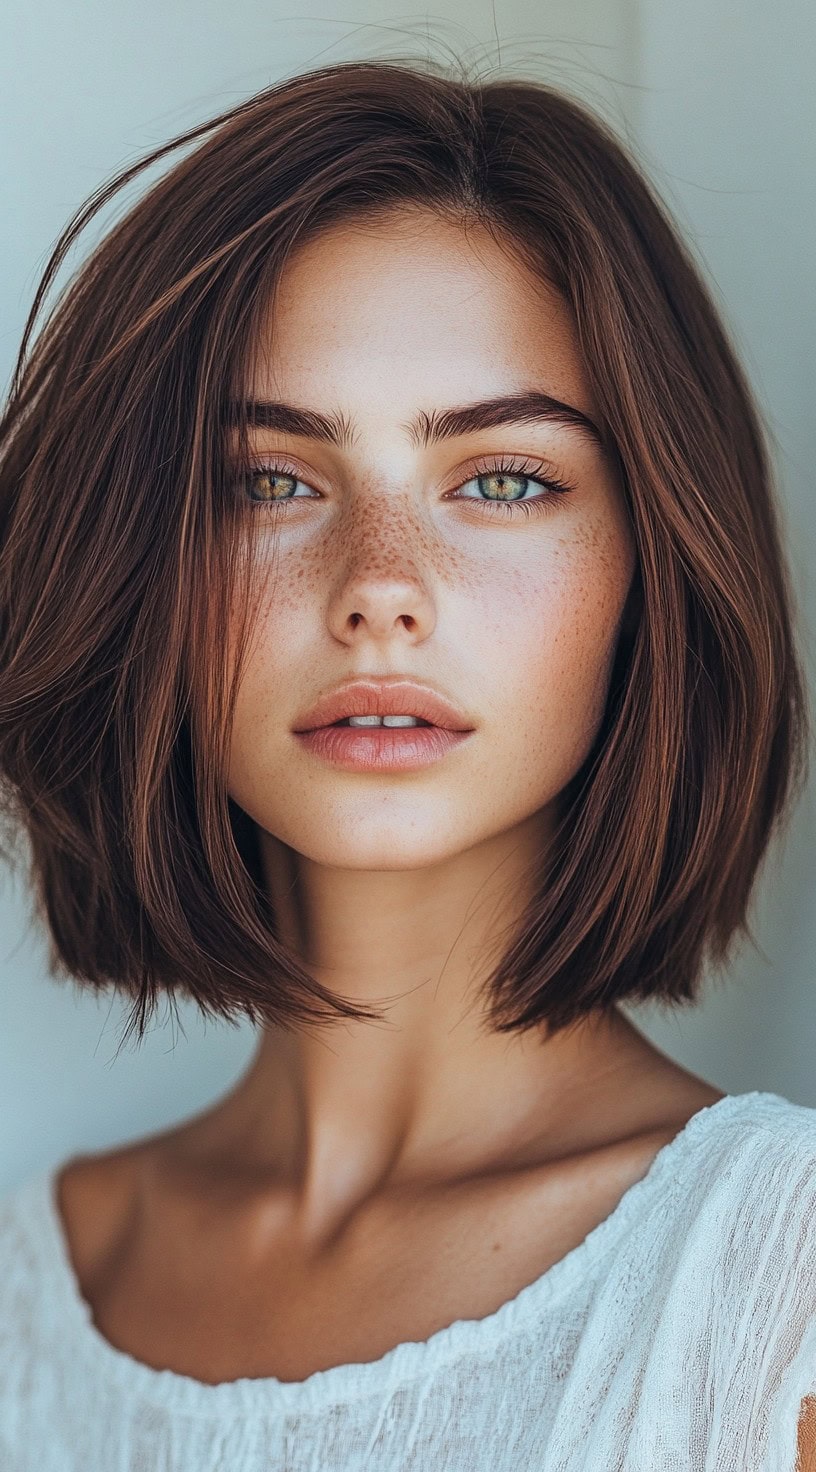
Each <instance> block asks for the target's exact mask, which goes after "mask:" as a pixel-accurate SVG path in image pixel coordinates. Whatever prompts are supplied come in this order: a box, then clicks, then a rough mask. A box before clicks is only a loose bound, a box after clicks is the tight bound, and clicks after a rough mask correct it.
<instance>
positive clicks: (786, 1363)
mask: <svg viewBox="0 0 816 1472" xmlns="http://www.w3.org/2000/svg"><path fill="white" fill-rule="evenodd" d="M812 1113H813V1115H814V1118H816V1111H813V1112H812ZM810 1114H811V1111H808V1115H810ZM763 1166H764V1168H762V1169H760V1170H759V1171H758V1172H757V1179H756V1181H755V1183H754V1186H753V1188H752V1189H751V1191H750V1192H749V1193H748V1196H747V1198H746V1207H747V1209H748V1212H750V1213H751V1214H752V1219H750V1220H749V1219H748V1218H747V1215H746V1219H745V1221H744V1223H743V1225H744V1227H745V1229H746V1236H747V1237H748V1238H749V1239H750V1240H751V1243H752V1253H756V1257H755V1259H754V1261H755V1264H756V1273H755V1276H754V1279H753V1282H752V1283H751V1284H750V1285H748V1286H750V1290H751V1291H749V1293H748V1294H747V1296H746V1300H745V1302H744V1304H743V1306H742V1310H741V1315H740V1317H741V1322H742V1323H743V1324H745V1325H746V1326H747V1327H749V1328H750V1333H751V1337H752V1338H753V1340H754V1345H753V1349H754V1364H755V1369H756V1396H755V1401H754V1405H753V1407H752V1421H753V1422H754V1431H755V1435H756V1442H757V1443H758V1444H759V1445H760V1446H762V1447H763V1453H762V1457H761V1458H760V1460H759V1462H758V1469H759V1472H804V1469H803V1468H801V1464H800V1463H799V1460H798V1454H797V1443H798V1434H799V1417H800V1413H801V1411H802V1401H803V1400H804V1399H805V1397H806V1396H814V1397H816V1128H812V1127H811V1128H809V1130H808V1137H807V1138H806V1139H804V1140H802V1139H797V1140H795V1141H793V1142H791V1141H775V1140H774V1139H772V1138H770V1137H769V1139H768V1141H767V1154H766V1155H765V1158H764V1161H763ZM763 1444H764V1445H763ZM749 1445H750V1441H749ZM815 1465H816V1464H815Z"/></svg>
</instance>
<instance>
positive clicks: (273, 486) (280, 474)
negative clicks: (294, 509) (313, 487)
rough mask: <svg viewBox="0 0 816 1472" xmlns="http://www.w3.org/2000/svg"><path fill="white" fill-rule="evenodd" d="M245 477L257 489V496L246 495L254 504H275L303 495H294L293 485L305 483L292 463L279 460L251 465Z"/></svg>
mask: <svg viewBox="0 0 816 1472" xmlns="http://www.w3.org/2000/svg"><path fill="white" fill-rule="evenodd" d="M246 478H247V480H249V481H251V482H253V483H255V484H256V486H257V488H258V491H259V494H258V495H257V496H252V495H251V496H248V499H249V501H250V502H251V503H252V505H254V506H276V505H278V504H279V503H280V502H283V501H293V500H296V499H297V500H302V499H303V497H296V496H295V491H294V487H295V486H303V485H305V484H306V483H305V481H302V480H300V478H299V476H298V473H297V471H296V470H295V468H294V466H292V465H286V464H284V463H283V462H279V461H271V462H269V463H268V464H266V463H265V464H263V465H251V466H250V467H249V469H248V470H247V472H246ZM306 499H309V498H308V497H307V498H306Z"/></svg>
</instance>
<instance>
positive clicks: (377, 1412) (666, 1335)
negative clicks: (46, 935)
mask: <svg viewBox="0 0 816 1472" xmlns="http://www.w3.org/2000/svg"><path fill="white" fill-rule="evenodd" d="M56 1169H57V1168H53V1169H51V1170H48V1171H42V1172H39V1173H38V1174H37V1175H32V1176H30V1177H29V1178H28V1179H27V1180H26V1181H24V1182H23V1184H22V1185H18V1186H17V1187H15V1188H14V1189H13V1190H12V1191H11V1192H10V1193H7V1195H6V1196H5V1197H4V1198H2V1199H0V1467H2V1468H3V1472H159V1469H160V1472H578V1469H580V1472H657V1469H660V1472H674V1469H677V1472H726V1469H727V1472H737V1469H739V1472H795V1466H796V1437H797V1421H798V1417H799V1408H800V1402H801V1400H802V1397H803V1396H804V1395H806V1394H809V1393H813V1394H816V1109H811V1108H807V1107H805V1106H803V1105H798V1104H794V1103H791V1102H790V1101H789V1100H787V1099H784V1098H782V1097H781V1096H780V1095H778V1094H770V1093H760V1092H757V1091H755V1092H753V1093H748V1094H730V1095H726V1096H725V1098H723V1099H719V1100H717V1102H716V1103H714V1104H712V1105H710V1106H708V1107H707V1108H705V1109H701V1110H700V1111H698V1113H697V1114H695V1115H694V1116H693V1117H692V1118H691V1120H690V1121H689V1122H688V1124H687V1125H686V1126H685V1128H684V1129H683V1130H681V1131H680V1133H679V1134H678V1135H676V1136H675V1138H674V1139H673V1140H672V1141H671V1142H670V1143H669V1144H668V1145H665V1146H664V1147H663V1149H662V1150H660V1151H659V1153H658V1154H657V1155H656V1156H655V1158H654V1160H653V1162H652V1164H651V1166H650V1168H649V1170H648V1171H647V1173H646V1175H645V1176H643V1177H642V1179H641V1180H639V1181H637V1182H636V1183H635V1184H634V1185H633V1186H630V1187H629V1189H628V1190H627V1191H626V1193H625V1194H624V1196H623V1197H622V1198H621V1200H620V1202H619V1203H618V1205H617V1206H616V1208H615V1210H614V1211H613V1212H612V1213H611V1215H609V1216H608V1217H606V1218H605V1220H604V1221H602V1222H601V1223H600V1225H599V1226H597V1227H595V1228H594V1229H593V1231H591V1232H590V1233H589V1235H588V1236H587V1237H586V1238H585V1239H584V1241H583V1242H581V1243H580V1245H579V1246H577V1247H575V1248H573V1250H572V1251H571V1252H568V1253H567V1255H566V1257H564V1258H562V1259H561V1260H560V1261H559V1262H557V1263H555V1264H554V1266H552V1267H550V1268H549V1269H548V1270H547V1271H546V1272H545V1273H543V1274H542V1275H541V1277H539V1278H537V1279H536V1280H535V1282H533V1283H530V1284H528V1285H527V1286H526V1287H525V1288H522V1290H521V1291H520V1292H519V1293H517V1294H516V1296H515V1298H512V1299H509V1300H508V1301H507V1302H506V1303H504V1304H502V1306H501V1308H499V1309H497V1310H496V1311H495V1313H491V1314H488V1315H487V1317H486V1318H481V1319H459V1320H457V1321H456V1322H455V1323H453V1324H449V1325H447V1327H445V1328H442V1329H440V1330H438V1331H437V1332H436V1333H435V1334H432V1335H431V1336H430V1338H429V1339H426V1340H423V1341H421V1342H414V1341H409V1342H406V1343H403V1344H398V1345H397V1346H396V1347H395V1348H394V1349H391V1350H389V1351H388V1353H386V1354H384V1355H382V1356H381V1357H380V1358H379V1359H377V1360H372V1361H368V1362H365V1363H359V1364H343V1365H336V1366H332V1367H330V1368H329V1369H325V1370H317V1371H316V1372H315V1373H314V1374H312V1375H309V1376H308V1377H307V1378H306V1379H305V1380H300V1381H282V1380H278V1379H276V1378H275V1377H273V1376H270V1377H268V1378H263V1379H257V1378H244V1379H240V1380H232V1381H225V1382H223V1383H221V1384H218V1385H208V1384H206V1383H204V1382H202V1381H199V1380H195V1379H193V1378H191V1377H189V1376H187V1375H180V1374H177V1373H176V1372H175V1371H173V1370H168V1369H161V1370H157V1369H154V1368H152V1367H151V1366H149V1365H146V1364H144V1363H142V1362H140V1361H138V1360H135V1359H133V1358H132V1357H131V1356H130V1355H128V1354H126V1353H123V1352H122V1351H121V1350H118V1349H116V1348H114V1347H113V1345H111V1344H110V1343H109V1342H108V1340H106V1339H105V1338H104V1337H103V1336H102V1334H101V1333H100V1332H99V1330H98V1329H97V1328H96V1327H95V1326H94V1324H93V1323H92V1320H91V1312H90V1308H89V1306H88V1304H87V1303H86V1302H85V1300H84V1299H82V1298H81V1296H80V1294H79V1291H78V1285H77V1280H76V1278H75V1276H74V1273H73V1269H72V1265H71V1261H70V1258H69V1256H68V1253H67V1250H66V1239H65V1236H64V1234H63V1231H62V1223H61V1218H60V1217H59V1215H58V1213H57V1211H56V1207H55V1199H54V1175H55V1173H56Z"/></svg>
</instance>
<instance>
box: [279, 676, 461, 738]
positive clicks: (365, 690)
mask: <svg viewBox="0 0 816 1472" xmlns="http://www.w3.org/2000/svg"><path fill="white" fill-rule="evenodd" d="M400 715H402V716H419V717H420V718H421V719H422V720H423V721H430V722H431V724H432V725H434V726H442V727H444V728H445V730H447V731H472V730H473V729H474V728H473V726H472V724H471V723H469V721H468V719H467V716H465V715H463V713H462V711H460V710H458V709H457V707H456V706H455V705H454V704H453V702H452V701H450V700H448V699H447V697H446V696H444V695H440V693H439V692H438V691H437V690H433V689H432V688H431V686H430V685H422V684H418V683H417V681H416V680H411V679H409V678H408V677H400V676H397V677H394V678H390V679H373V678H372V679H367V680H361V679H356V680H347V681H345V682H344V683H343V684H342V685H337V686H335V688H334V689H333V690H329V691H327V693H326V694H325V695H321V696H320V697H319V699H318V700H317V701H316V702H315V704H314V705H313V706H312V707H311V708H310V709H309V710H308V711H306V713H305V714H304V715H303V716H301V717H300V718H299V719H298V722H297V724H296V725H295V726H293V728H292V729H293V730H294V731H314V730H316V729H317V727H318V726H331V725H332V724H333V722H334V721H342V720H344V719H345V718H346V716H400Z"/></svg>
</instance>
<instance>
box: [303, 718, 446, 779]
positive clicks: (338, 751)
mask: <svg viewBox="0 0 816 1472" xmlns="http://www.w3.org/2000/svg"><path fill="white" fill-rule="evenodd" d="M358 722H359V724H358ZM294 734H295V739H296V740H297V741H298V742H299V743H300V744H301V745H302V746H303V748H304V750H305V751H307V752H308V753H309V754H310V755H311V756H313V757H317V758H318V759H319V760H321V761H322V762H325V763H328V764H329V765H330V766H333V767H336V768H341V769H343V770H344V771H347V772H371V773H377V772H379V773H383V774H385V773H394V772H415V771H418V770H420V769H421V768H423V767H428V766H431V765H433V764H434V763H436V762H438V761H440V760H441V759H442V757H444V756H446V755H447V754H448V752H451V751H453V750H454V748H455V747H457V746H460V745H462V744H463V743H464V742H466V741H468V740H469V739H470V737H471V736H472V735H473V734H474V733H473V732H472V731H471V730H467V731H452V730H449V729H448V728H446V727H445V726H435V725H433V724H432V722H430V721H426V720H423V719H421V718H419V717H417V718H416V719H415V720H411V719H410V718H406V717H405V716H402V717H399V716H384V717H383V718H382V719H379V718H378V717H377V716H373V717H372V716H362V717H359V716H358V717H355V716H345V717H343V719H342V720H337V721H332V723H331V724H330V725H326V726H317V727H313V728H312V729H311V730H306V731H300V732H295V733H294Z"/></svg>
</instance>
